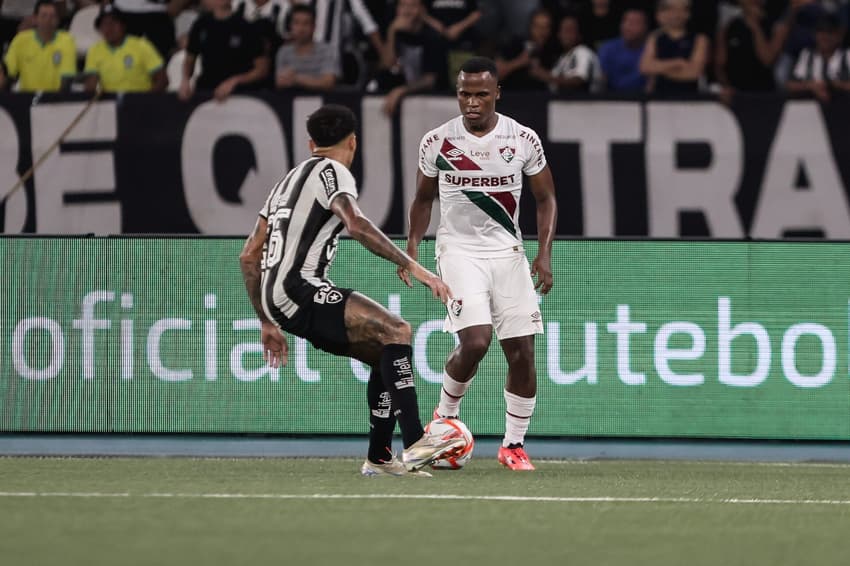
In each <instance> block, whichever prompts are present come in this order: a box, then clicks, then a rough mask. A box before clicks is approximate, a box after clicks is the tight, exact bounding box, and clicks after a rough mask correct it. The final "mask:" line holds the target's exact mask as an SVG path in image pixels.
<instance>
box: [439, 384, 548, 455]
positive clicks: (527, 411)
mask: <svg viewBox="0 0 850 566" xmlns="http://www.w3.org/2000/svg"><path fill="white" fill-rule="evenodd" d="M536 403H537V397H520V396H519V395H514V394H513V393H510V392H509V391H508V390H505V407H506V408H505V438H504V440H502V446H504V447H508V446H510V445H511V444H522V443H524V442H525V433H526V432H528V425H529V424H530V423H531V415H533V414H534V405H535V404H536ZM440 414H442V413H440Z"/></svg>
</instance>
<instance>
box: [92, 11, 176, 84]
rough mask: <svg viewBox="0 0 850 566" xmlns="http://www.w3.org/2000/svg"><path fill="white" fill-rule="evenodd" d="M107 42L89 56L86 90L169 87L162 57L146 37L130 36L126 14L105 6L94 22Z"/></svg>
mask: <svg viewBox="0 0 850 566" xmlns="http://www.w3.org/2000/svg"><path fill="white" fill-rule="evenodd" d="M94 25H95V28H97V30H98V31H99V32H100V35H102V36H103V39H101V40H100V41H98V42H97V43H95V44H94V45H92V46H91V47H90V48H89V51H88V53H86V64H85V69H84V71H83V72H84V73H85V74H86V75H87V76H86V79H85V86H86V90H87V91H89V92H94V90H95V89H96V88H97V84H98V82H99V83H100V86H101V89H103V91H104V92H162V91H164V90H165V87H166V86H168V79H167V77H166V75H165V68H164V66H163V60H162V57H161V56H160V54H159V53H158V52H157V50H156V48H155V47H154V46H153V44H152V43H151V42H150V41H148V40H147V39H145V38H144V37H137V36H135V35H127V23H126V20H125V19H124V14H123V13H122V12H121V11H120V10H118V9H117V8H115V7H114V6H112V5H111V4H105V5H104V6H103V8H101V10H100V14H98V16H97V19H96V20H95V22H94Z"/></svg>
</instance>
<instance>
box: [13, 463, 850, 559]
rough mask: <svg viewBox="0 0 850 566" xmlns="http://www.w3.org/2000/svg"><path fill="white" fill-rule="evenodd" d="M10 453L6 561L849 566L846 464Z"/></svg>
mask: <svg viewBox="0 0 850 566" xmlns="http://www.w3.org/2000/svg"><path fill="white" fill-rule="evenodd" d="M537 463H538V470H537V471H536V472H533V473H515V472H509V471H507V470H504V469H501V468H500V467H499V466H498V465H497V464H496V462H495V461H494V460H491V459H485V458H479V459H473V461H472V462H471V463H470V464H469V465H468V467H467V468H466V469H464V470H462V471H459V472H454V471H443V472H440V473H437V472H435V474H434V477H433V478H430V479H425V478H363V477H361V476H360V475H359V473H358V470H359V465H360V461H355V460H351V459H326V460H318V459H189V458H0V492H2V493H0V564H3V565H9V566H13V565H14V566H18V565H42V564H43V565H53V564H55V565H63V566H64V565H75V564H80V565H86V566H98V565H136V564H139V565H141V564H144V565H172V564H173V565H181V566H182V565H195V564H199V565H225V564H227V565H230V564H240V565H241V564H246V565H252V566H253V565H261V564H276V565H301V564H310V565H316V564H318V565H325V564H328V565H357V564H379V563H387V564H398V565H405V564H414V565H419V564H423V565H424V564H428V565H435V564H452V565H454V564H457V565H469V566H477V565H482V566H484V565H488V566H489V565H495V564H521V565H529V564H547V565H549V564H551V565H561V564H563V565H585V564H588V565H602V564H617V565H619V564H622V565H641V564H647V565H653V566H666V565H677V566H678V565H688V566H696V565H724V566H727V565H736V564H741V565H747V566H758V565H762V564H764V565H780V564H781V565H784V564H801V565H831V564H836V565H838V564H842V565H845V564H848V563H850V466H844V465H828V464H824V465H818V464H798V465H776V464H742V463H717V462H713V463H707V462H659V461H591V462H578V461H567V462H554V461H552V462H550V461H545V460H540V461H538V462H537Z"/></svg>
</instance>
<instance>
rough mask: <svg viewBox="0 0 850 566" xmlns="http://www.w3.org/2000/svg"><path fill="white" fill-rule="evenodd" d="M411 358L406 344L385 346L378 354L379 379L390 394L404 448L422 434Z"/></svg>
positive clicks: (410, 352)
mask: <svg viewBox="0 0 850 566" xmlns="http://www.w3.org/2000/svg"><path fill="white" fill-rule="evenodd" d="M412 354H413V349H412V348H411V347H410V346H409V345H408V344H387V345H386V346H384V349H383V350H382V351H381V376H382V377H383V379H384V386H385V387H386V388H387V391H389V392H390V398H391V399H392V408H393V415H395V417H396V418H397V419H398V424H399V427H400V428H401V438H402V441H403V442H404V447H405V448H407V447H408V446H410V445H411V444H413V443H414V442H416V441H417V440H419V439H420V438H421V437H422V434H423V433H424V430H423V429H422V421H420V420H419V404H418V402H417V400H416V387H415V384H414V382H413V364H412V363H411V361H410V358H411V356H412Z"/></svg>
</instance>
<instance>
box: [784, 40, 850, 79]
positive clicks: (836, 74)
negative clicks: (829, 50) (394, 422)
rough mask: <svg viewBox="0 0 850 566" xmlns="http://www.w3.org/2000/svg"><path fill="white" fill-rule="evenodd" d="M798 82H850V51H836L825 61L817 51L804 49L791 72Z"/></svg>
mask: <svg viewBox="0 0 850 566" xmlns="http://www.w3.org/2000/svg"><path fill="white" fill-rule="evenodd" d="M791 78H792V79H793V80H796V81H848V80H850V50H848V49H836V50H835V52H834V53H833V54H832V55H831V56H830V57H829V58H828V59H825V58H824V57H823V55H821V54H820V53H818V52H817V50H815V49H809V48H806V49H803V50H802V51H801V52H800V55H799V56H798V57H797V62H796V63H795V64H794V68H793V70H792V72H791Z"/></svg>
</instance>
